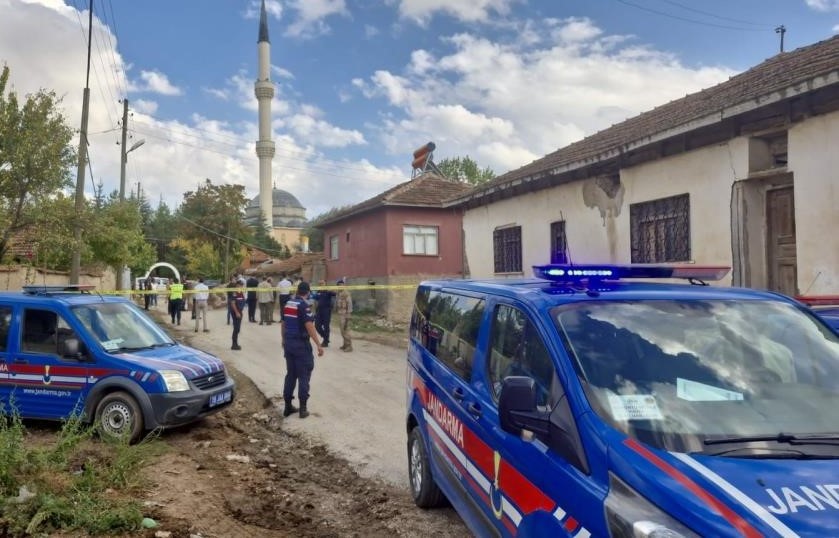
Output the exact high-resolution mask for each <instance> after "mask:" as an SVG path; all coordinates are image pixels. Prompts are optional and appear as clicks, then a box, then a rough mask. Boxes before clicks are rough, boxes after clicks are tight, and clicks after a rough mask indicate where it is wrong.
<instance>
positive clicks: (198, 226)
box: [175, 213, 285, 254]
mask: <svg viewBox="0 0 839 538" xmlns="http://www.w3.org/2000/svg"><path fill="white" fill-rule="evenodd" d="M175 215H176V216H177V217H178V218H179V219H183V220H185V221H187V222H188V223H190V224H192V225H193V226H195V227H196V228H200V229H202V230H204V231H205V232H210V233H211V234H213V235H215V236H217V237H220V238H222V239H230V240H232V241H236V242H237V243H240V244H242V245H245V246H246V247H252V248H258V249H259V250H261V251H263V252H267V253H271V252H276V253H277V254H283V253H284V252H285V251H284V250H275V249H271V248H264V247H261V246H259V245H253V244H251V243H248V242H246V241H242V240H241V239H239V238H237V237H233V236H230V235H225V234H223V233H219V232H217V231H215V230H212V229H210V228H207V227H206V226H202V225H200V224H198V223H197V222H195V221H192V220H190V219H188V218H186V217H184V216H183V215H181V214H180V213H176V214H175Z"/></svg>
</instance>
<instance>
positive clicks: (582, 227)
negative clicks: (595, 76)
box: [463, 138, 748, 282]
mask: <svg viewBox="0 0 839 538" xmlns="http://www.w3.org/2000/svg"><path fill="white" fill-rule="evenodd" d="M747 162H748V155H747V141H746V140H745V139H742V138H741V139H736V140H732V141H731V142H730V143H728V144H722V145H717V146H711V147H707V148H702V149H699V150H695V151H692V152H690V153H686V154H681V155H677V156H673V157H668V158H666V159H662V160H659V161H654V162H651V163H646V164H643V165H640V166H636V167H632V168H626V169H623V170H621V185H622V187H623V195H622V199H621V197H620V196H616V197H615V199H614V200H615V202H616V203H612V204H607V203H598V204H596V205H594V204H593V201H594V202H596V201H597V199H596V197H593V196H592V192H597V191H593V188H598V189H599V187H596V186H595V180H593V179H588V180H583V181H576V182H573V183H569V184H564V185H560V186H557V187H553V188H550V189H545V190H542V191H538V192H534V193H529V194H525V195H522V196H519V197H517V198H512V199H507V200H503V201H500V202H496V203H493V204H490V205H488V206H482V207H478V208H474V209H469V210H467V211H466V212H465V215H464V218H463V228H464V232H465V236H466V255H467V259H468V262H469V268H470V271H471V274H472V276H473V277H475V278H486V277H492V276H495V275H494V273H493V243H492V236H493V230H494V229H496V228H498V227H502V226H506V225H509V224H516V225H520V226H521V227H522V268H523V273H524V274H525V275H526V276H529V275H530V267H531V266H532V265H534V264H542V263H548V262H549V261H550V223H551V222H553V221H557V220H565V222H566V224H565V226H566V228H565V229H566V236H567V240H568V246H569V254H570V258H571V260H572V261H573V262H574V263H610V262H611V263H629V262H630V260H631V250H630V221H629V205H630V204H633V203H638V202H647V201H650V200H655V199H658V198H664V197H668V196H675V195H679V194H684V193H689V194H690V228H691V230H690V234H691V255H692V260H690V261H695V262H696V263H701V264H723V265H730V264H731V241H730V237H731V218H730V210H729V206H730V201H731V187H732V184H733V183H734V181H736V180H737V179H738V178H739V179H742V178H744V177H745V175H746V173H747V166H748V165H747ZM584 193H585V194H584ZM600 194H604V193H602V192H601V193H600ZM600 198H601V200H606V198H604V197H603V196H601V197H600ZM617 202H619V203H617ZM587 203H588V205H587ZM729 282H730V280H729Z"/></svg>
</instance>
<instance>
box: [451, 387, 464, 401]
mask: <svg viewBox="0 0 839 538" xmlns="http://www.w3.org/2000/svg"><path fill="white" fill-rule="evenodd" d="M452 396H453V397H454V399H455V400H457V401H458V402H459V401H461V400H462V399H464V398H465V397H466V392H465V391H464V390H463V389H462V388H460V387H455V388H454V390H453V391H452Z"/></svg>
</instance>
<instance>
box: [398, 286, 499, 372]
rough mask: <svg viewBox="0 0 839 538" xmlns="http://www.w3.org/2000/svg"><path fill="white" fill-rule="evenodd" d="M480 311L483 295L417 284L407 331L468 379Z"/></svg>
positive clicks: (482, 311) (482, 304) (454, 370)
mask: <svg viewBox="0 0 839 538" xmlns="http://www.w3.org/2000/svg"><path fill="white" fill-rule="evenodd" d="M483 314H484V301H483V299H477V298H475V297H467V296H465V295H457V294H454V293H443V292H439V291H429V290H428V289H427V288H426V289H422V288H421V289H420V290H418V292H417V299H416V303H415V304H414V315H413V317H412V320H411V335H412V336H413V337H414V338H417V339H418V340H419V341H420V342H421V343H422V345H423V347H425V349H427V350H428V351H429V352H430V353H432V354H434V355H435V356H436V357H437V358H438V359H440V361H441V362H443V363H444V364H446V365H447V366H448V367H449V368H450V369H451V370H452V371H453V372H454V373H455V374H457V375H458V376H460V377H461V378H462V379H465V380H467V381H469V380H471V378H472V362H473V361H474V356H475V347H476V345H477V343H478V331H479V329H480V328H481V318H482V317H483Z"/></svg>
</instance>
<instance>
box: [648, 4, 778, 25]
mask: <svg viewBox="0 0 839 538" xmlns="http://www.w3.org/2000/svg"><path fill="white" fill-rule="evenodd" d="M661 1H662V2H664V3H667V4H670V5H671V6H676V7H680V8H682V9H685V10H687V11H692V12H694V13H699V14H700V15H706V16H708V17H713V18H715V19H720V20H723V21H729V22H736V23H739V24H748V25H751V26H758V27H760V29H761V30H769V29H770V28H771V25H769V24H764V23H757V22H751V21H745V20H743V19H734V18H731V17H724V16H722V15H717V14H716V13H711V12H709V11H702V10H701V9H696V8H693V7H690V6H686V5H684V4H680V3H679V2H675V1H674V0H661Z"/></svg>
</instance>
